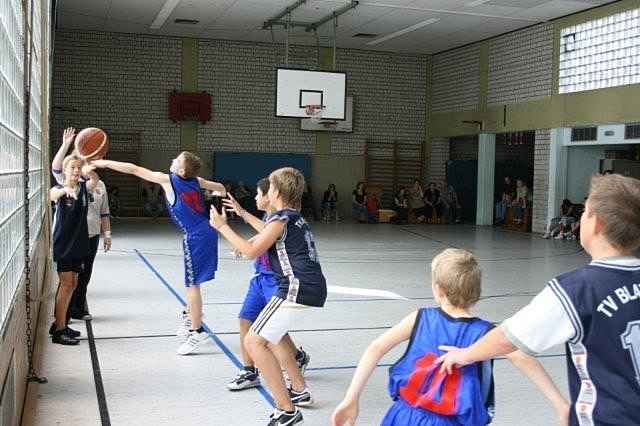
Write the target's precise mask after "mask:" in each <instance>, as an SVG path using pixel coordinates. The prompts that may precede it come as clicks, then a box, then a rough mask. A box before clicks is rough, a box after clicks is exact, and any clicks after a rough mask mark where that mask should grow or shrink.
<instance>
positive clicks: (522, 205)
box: [511, 179, 529, 224]
mask: <svg viewBox="0 0 640 426" xmlns="http://www.w3.org/2000/svg"><path fill="white" fill-rule="evenodd" d="M528 205H529V188H528V187H527V185H526V184H525V183H524V181H523V180H522V179H518V180H517V181H516V198H515V200H513V203H512V204H511V207H512V208H513V220H514V222H515V223H516V224H521V223H522V221H523V216H524V210H525V209H526V208H527V206H528Z"/></svg>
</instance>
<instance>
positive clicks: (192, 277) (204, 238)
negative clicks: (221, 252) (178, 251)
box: [182, 232, 218, 287]
mask: <svg viewBox="0 0 640 426" xmlns="http://www.w3.org/2000/svg"><path fill="white" fill-rule="evenodd" d="M182 249H183V250H184V285H185V286H187V287H192V286H199V285H200V284H202V283H205V282H207V281H211V280H212V279H214V278H215V276H216V270H217V269H218V234H216V233H215V232H210V233H209V232H207V233H202V234H196V235H188V236H185V238H184V239H183V240H182Z"/></svg>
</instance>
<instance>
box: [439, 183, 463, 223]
mask: <svg viewBox="0 0 640 426" xmlns="http://www.w3.org/2000/svg"><path fill="white" fill-rule="evenodd" d="M443 206H444V207H445V209H446V211H447V214H446V216H447V218H448V222H449V223H460V222H461V221H462V219H461V213H462V206H461V205H460V201H459V200H458V194H457V193H456V190H455V188H454V187H453V185H449V186H448V187H447V192H446V193H445V195H444V197H443Z"/></svg>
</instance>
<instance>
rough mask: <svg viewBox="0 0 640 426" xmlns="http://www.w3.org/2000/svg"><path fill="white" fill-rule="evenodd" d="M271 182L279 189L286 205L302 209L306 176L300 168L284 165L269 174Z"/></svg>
mask: <svg viewBox="0 0 640 426" xmlns="http://www.w3.org/2000/svg"><path fill="white" fill-rule="evenodd" d="M269 183H270V184H271V185H273V187H274V189H277V190H278V192H279V193H280V197H282V201H283V202H284V204H285V205H286V206H289V207H294V208H296V209H298V210H299V209H300V206H301V204H302V194H303V193H304V188H305V185H306V184H305V181H304V176H303V175H302V173H301V172H300V170H298V169H294V168H293V167H283V168H281V169H278V170H275V171H273V172H272V173H271V174H270V175H269Z"/></svg>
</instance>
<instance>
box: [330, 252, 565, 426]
mask: <svg viewBox="0 0 640 426" xmlns="http://www.w3.org/2000/svg"><path fill="white" fill-rule="evenodd" d="M431 271H432V272H431V276H432V279H431V288H432V291H433V295H434V297H435V300H436V302H437V303H438V305H439V307H437V308H423V309H420V310H418V311H417V312H413V313H412V314H410V315H409V316H407V317H405V318H404V319H403V320H402V321H401V322H400V323H399V324H397V325H396V326H394V327H393V328H391V329H390V330H388V331H387V332H385V333H384V334H383V335H381V336H380V337H378V338H377V339H376V340H375V341H373V343H371V344H370V345H369V347H368V348H367V350H366V352H365V353H364V355H363V356H362V358H361V359H360V363H359V364H358V368H357V369H356V372H355V373H354V376H353V380H352V381H351V385H350V386H349V390H348V391H347V394H346V396H345V398H344V400H343V401H342V402H341V403H340V405H339V406H338V407H337V408H336V410H335V412H334V414H333V417H332V424H333V425H334V426H343V425H349V424H353V423H354V422H355V420H356V418H357V416H358V402H359V399H360V394H361V393H362V390H363V388H364V386H365V384H366V382H367V380H368V378H369V376H370V375H371V373H372V372H373V370H374V369H375V367H376V365H377V364H378V361H379V360H380V359H381V358H382V357H383V356H384V355H385V354H386V353H387V352H389V351H390V350H391V349H393V348H394V347H395V346H397V345H398V344H400V343H402V342H404V341H405V340H409V345H408V347H407V350H406V351H405V354H404V355H403V356H402V358H400V359H399V360H398V361H397V362H396V363H395V364H394V365H393V366H392V367H391V368H390V369H389V393H390V394H391V398H392V399H393V400H394V401H395V402H394V404H393V405H392V406H391V408H390V409H389V411H388V412H387V414H386V415H385V417H384V419H383V420H382V425H384V426H414V425H415V426H439V425H442V426H445V425H446V426H453V425H472V426H478V425H485V424H487V423H490V422H491V419H492V417H493V413H494V397H493V372H492V365H491V363H490V362H484V363H475V364H471V365H468V366H466V367H464V368H461V369H456V371H455V372H454V374H453V375H451V376H447V375H446V374H444V373H442V372H440V371H439V366H438V365H437V364H436V363H435V361H436V359H437V358H438V356H439V355H440V354H441V352H440V351H439V349H438V346H440V345H442V344H444V343H447V344H452V343H453V342H455V343H456V344H458V345H469V344H471V343H473V342H475V341H476V340H478V339H479V338H481V337H482V336H483V335H485V333H487V332H488V331H489V330H490V329H491V328H492V324H491V323H489V322H487V321H484V320H481V319H479V318H475V317H473V316H472V315H471V313H470V312H469V308H471V307H472V306H473V305H474V304H475V303H476V302H477V301H478V300H479V299H480V275H481V272H480V267H479V265H478V262H477V261H476V259H475V257H474V256H473V255H472V254H471V253H469V252H468V251H465V250H460V249H447V250H445V251H443V252H442V253H440V254H438V255H437V256H436V257H435V258H434V259H433V262H432V264H431ZM509 360H510V361H511V362H512V363H513V364H514V365H515V366H516V367H518V368H519V369H520V370H522V371H523V372H524V373H525V374H526V375H527V376H528V377H529V378H530V379H531V380H532V381H533V382H534V383H535V384H536V385H537V386H538V387H539V388H540V389H541V390H542V391H543V392H544V394H545V395H546V396H547V398H549V399H550V400H551V401H552V402H553V404H554V406H555V407H556V409H557V412H558V414H559V416H560V417H561V418H562V417H566V414H567V413H568V409H569V406H568V404H567V402H566V401H565V399H564V398H563V397H562V395H561V394H560V392H559V391H558V389H557V388H556V387H555V385H554V384H553V381H552V380H551V379H550V378H549V376H548V375H547V374H546V372H545V371H544V368H542V365H540V363H539V362H538V361H537V360H536V359H535V358H532V357H529V356H527V355H525V354H523V353H521V352H516V353H514V354H512V355H510V356H509Z"/></svg>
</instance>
